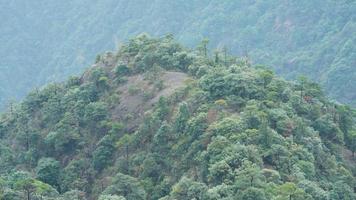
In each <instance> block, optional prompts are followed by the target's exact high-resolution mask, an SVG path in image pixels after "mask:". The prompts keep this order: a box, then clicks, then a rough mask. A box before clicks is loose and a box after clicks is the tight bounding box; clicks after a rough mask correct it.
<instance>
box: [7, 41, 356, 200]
mask: <svg viewBox="0 0 356 200" xmlns="http://www.w3.org/2000/svg"><path fill="white" fill-rule="evenodd" d="M198 49H200V50H190V49H187V48H184V47H182V46H180V45H179V44H177V43H176V42H174V40H173V39H172V38H171V36H166V37H164V38H161V39H154V38H149V37H148V36H146V35H140V36H138V37H136V38H134V39H132V40H130V42H128V43H126V44H124V45H123V46H122V47H121V48H120V50H119V51H118V52H115V53H106V54H104V55H101V56H100V57H98V59H97V62H96V64H95V65H94V66H92V67H91V68H90V69H88V70H87V71H86V72H85V73H84V74H83V75H82V76H81V77H72V78H70V79H69V80H68V81H66V82H64V83H62V84H52V85H49V86H47V87H45V88H44V89H43V90H35V91H33V92H32V93H31V94H30V95H28V96H27V97H26V99H25V100H24V101H23V102H22V103H21V104H19V105H16V106H12V107H10V108H9V111H8V112H7V113H5V114H3V115H2V116H1V118H0V138H1V140H0V199H6V200H7V199H11V200H17V199H26V198H28V197H29V198H31V199H42V198H43V199H56V200H57V199H58V200H59V199H61V200H62V199H63V200H64V199H65V200H68V199H100V200H113V199H115V200H118V199H120V200H124V199H127V200H139V199H162V200H169V199H172V200H173V199H201V200H205V199H208V200H218V199H226V200H227V199H238V200H239V199H241V200H246V199H254V200H264V199H275V200H277V199H296V200H299V199H300V200H302V199H303V200H305V199H318V200H324V199H354V198H355V192H354V188H355V160H354V158H353V157H351V158H350V157H347V158H348V159H349V160H345V158H344V157H343V154H342V152H351V151H356V134H355V127H354V125H353V124H354V122H355V118H354V114H353V111H352V110H350V109H349V108H348V107H347V106H344V105H339V104H335V103H331V102H330V101H328V99H327V98H326V97H325V96H324V95H323V93H322V92H321V90H320V87H319V86H318V85H317V84H314V83H311V82H309V81H307V80H305V79H301V80H300V82H298V83H291V82H287V81H285V80H283V79H281V78H279V77H277V76H275V75H274V74H273V73H272V72H271V71H269V70H266V69H263V68H256V67H253V66H251V64H250V63H249V62H248V60H246V59H240V58H235V57H232V56H229V55H226V56H225V55H219V54H218V55H216V56H214V57H213V58H210V57H206V55H205V52H206V49H204V47H203V48H198Z"/></svg>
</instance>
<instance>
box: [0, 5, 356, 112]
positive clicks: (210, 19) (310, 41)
mask: <svg viewBox="0 0 356 200" xmlns="http://www.w3.org/2000/svg"><path fill="white" fill-rule="evenodd" d="M0 9H1V12H0V16H1V19H2V23H1V24H0V44H1V45H0V55H1V57H2V59H0V98H1V99H0V101H1V102H8V100H9V99H11V98H15V99H18V98H20V97H22V96H24V94H26V93H27V92H28V91H30V90H31V88H34V87H36V86H37V87H38V86H41V85H43V84H44V83H48V82H51V81H55V80H64V79H65V77H68V76H69V75H71V74H79V72H81V70H83V68H84V67H85V66H88V65H89V64H90V63H92V61H93V60H94V58H95V55H96V54H97V52H103V51H104V50H108V49H115V48H116V45H117V43H119V42H123V41H126V40H127V39H128V38H130V37H131V36H132V35H134V34H138V33H141V32H148V33H150V34H152V35H155V36H157V35H163V34H166V33H174V34H175V35H176V37H177V38H178V40H179V41H181V42H183V43H184V44H186V45H189V46H195V45H196V44H197V43H199V42H200V41H201V40H202V39H203V38H205V37H207V38H209V39H210V45H209V46H210V47H211V48H218V49H221V48H222V47H223V46H226V47H227V48H228V49H229V51H231V52H232V53H233V54H235V55H246V54H247V55H249V56H250V58H251V60H253V61H254V63H260V64H263V65H268V66H271V67H272V68H273V69H275V70H276V71H277V72H278V73H280V74H282V75H284V76H285V77H287V78H288V79H292V78H295V77H297V76H298V75H300V74H304V75H307V76H309V78H311V79H313V80H316V81H318V82H321V83H322V85H323V86H324V88H325V89H326V91H327V92H328V94H329V95H331V97H333V98H336V99H337V100H339V101H341V102H347V103H351V104H355V102H354V101H355V99H356V98H355V92H354V91H356V88H355V84H354V82H355V80H356V72H355V69H356V67H355V57H356V55H355V52H356V50H355V46H356V45H355V43H356V38H355V34H354V33H355V31H356V25H355V13H356V12H355V9H356V3H355V1H348V0H338V1H336V0H326V1H325V0H313V1H310V0H300V1H292V0H272V1H263V0H256V1H250V0H248V1H247V0H242V1H241V0H240V1H224V2H222V1H220V0H205V1H197V0H189V1H188V0H179V1H165V0H155V1H141V0H130V1H126V0H105V1H102V0H100V1H99V0H91V1H88V0H71V1H68V0H62V1H55V0H37V1H22V0H12V1H11V2H7V1H2V2H0ZM3 104H4V103H2V105H3Z"/></svg>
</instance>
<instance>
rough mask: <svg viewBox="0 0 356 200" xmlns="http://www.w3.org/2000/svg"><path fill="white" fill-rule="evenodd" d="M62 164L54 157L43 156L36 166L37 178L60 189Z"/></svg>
mask: <svg viewBox="0 0 356 200" xmlns="http://www.w3.org/2000/svg"><path fill="white" fill-rule="evenodd" d="M60 173H61V170H60V164H59V162H58V161H56V160H54V159H53V158H42V159H41V160H39V161H38V165H37V167H36V175H37V178H38V179H39V180H40V181H42V182H44V183H47V184H49V185H52V186H53V187H56V188H58V189H59V190H60V188H59V186H60V182H59V181H60V177H61V174H60Z"/></svg>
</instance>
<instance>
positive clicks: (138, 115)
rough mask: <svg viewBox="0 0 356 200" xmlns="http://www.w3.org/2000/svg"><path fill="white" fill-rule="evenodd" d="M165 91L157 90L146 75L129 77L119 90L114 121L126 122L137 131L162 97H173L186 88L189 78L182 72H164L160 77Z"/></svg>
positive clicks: (130, 128) (113, 112)
mask: <svg viewBox="0 0 356 200" xmlns="http://www.w3.org/2000/svg"><path fill="white" fill-rule="evenodd" d="M158 79H159V80H161V81H162V83H163V86H164V87H163V89H161V90H157V89H156V88H155V86H154V84H152V83H151V82H150V81H149V80H145V78H144V75H142V74H139V75H134V76H130V77H128V81H127V83H126V84H125V85H123V86H121V87H119V88H118V90H117V92H118V93H119V95H120V103H119V104H118V105H117V106H116V107H115V108H114V109H113V111H112V116H113V119H114V120H118V121H121V122H124V123H125V125H126V126H127V127H128V129H129V130H133V129H135V128H136V127H137V126H138V124H140V122H141V121H142V119H143V116H144V113H145V112H146V111H148V110H149V109H151V108H152V107H153V106H154V105H155V103H157V102H158V100H159V99H160V97H162V96H165V97H168V96H170V95H172V94H173V93H174V92H175V91H176V90H177V89H178V88H181V87H184V86H185V81H186V80H187V79H189V76H188V75H187V74H185V73H182V72H162V74H160V76H159V77H158Z"/></svg>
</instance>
